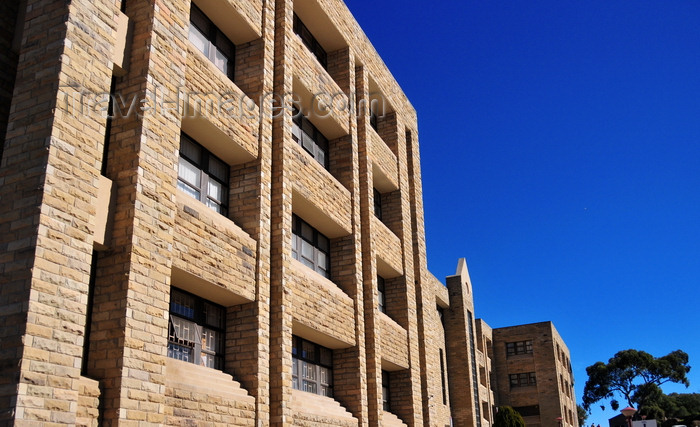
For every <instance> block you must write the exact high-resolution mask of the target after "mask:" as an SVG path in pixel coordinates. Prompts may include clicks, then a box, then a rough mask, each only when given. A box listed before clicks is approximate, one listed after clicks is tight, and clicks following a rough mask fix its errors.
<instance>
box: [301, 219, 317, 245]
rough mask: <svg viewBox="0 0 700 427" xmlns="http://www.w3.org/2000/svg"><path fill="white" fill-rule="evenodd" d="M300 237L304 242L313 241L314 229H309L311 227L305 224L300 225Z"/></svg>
mask: <svg viewBox="0 0 700 427" xmlns="http://www.w3.org/2000/svg"><path fill="white" fill-rule="evenodd" d="M301 237H303V238H304V240H306V241H309V242H313V241H314V229H313V228H311V226H310V225H309V224H307V223H305V222H302V223H301Z"/></svg>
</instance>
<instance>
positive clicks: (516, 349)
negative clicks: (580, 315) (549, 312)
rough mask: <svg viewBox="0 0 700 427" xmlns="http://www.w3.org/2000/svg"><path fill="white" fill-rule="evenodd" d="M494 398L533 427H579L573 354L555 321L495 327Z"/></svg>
mask: <svg viewBox="0 0 700 427" xmlns="http://www.w3.org/2000/svg"><path fill="white" fill-rule="evenodd" d="M493 354H494V363H493V364H494V369H493V371H494V374H495V377H496V381H495V383H496V387H495V390H494V394H495V395H496V400H497V401H498V404H499V405H508V406H512V407H513V408H514V409H515V410H516V411H518V412H519V413H520V414H521V415H522V416H523V419H524V420H525V423H526V425H527V426H528V427H549V426H557V425H558V421H557V418H558V417H561V425H562V426H563V427H569V426H570V427H577V426H578V415H577V412H576V398H575V396H574V377H573V373H572V370H571V356H570V354H569V349H568V348H567V347H566V344H565V343H564V340H563V339H562V338H561V336H560V335H559V333H558V332H557V330H556V328H555V327H554V325H553V324H552V322H541V323H532V324H527V325H519V326H510V327H505V328H496V329H493Z"/></svg>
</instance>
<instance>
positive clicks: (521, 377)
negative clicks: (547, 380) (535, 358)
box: [508, 372, 537, 388]
mask: <svg viewBox="0 0 700 427" xmlns="http://www.w3.org/2000/svg"><path fill="white" fill-rule="evenodd" d="M508 377H509V379H510V387H511V388H513V387H526V386H530V385H535V384H537V379H536V377H535V373H534V372H523V373H519V374H510V375H509V376H508Z"/></svg>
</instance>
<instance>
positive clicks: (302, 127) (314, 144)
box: [292, 107, 328, 169]
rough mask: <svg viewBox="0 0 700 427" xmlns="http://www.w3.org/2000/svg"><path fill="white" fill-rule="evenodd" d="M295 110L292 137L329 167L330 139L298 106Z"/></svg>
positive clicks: (317, 159) (318, 160) (312, 155)
mask: <svg viewBox="0 0 700 427" xmlns="http://www.w3.org/2000/svg"><path fill="white" fill-rule="evenodd" d="M293 111H294V113H293V114H294V118H293V125H292V138H293V139H294V141H296V142H297V143H298V144H299V145H301V148H303V149H304V150H305V151H306V152H307V153H309V154H311V157H313V158H314V159H316V161H317V162H319V163H320V164H321V166H323V167H324V168H326V169H328V139H326V137H325V136H323V134H322V133H321V132H319V130H318V129H316V127H315V126H314V125H313V124H311V122H310V121H309V119H307V118H306V117H304V115H303V114H301V112H300V111H299V110H298V109H297V108H296V107H294V110H293Z"/></svg>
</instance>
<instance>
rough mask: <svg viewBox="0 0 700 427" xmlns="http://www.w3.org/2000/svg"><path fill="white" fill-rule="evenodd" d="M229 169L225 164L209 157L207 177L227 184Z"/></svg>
mask: <svg viewBox="0 0 700 427" xmlns="http://www.w3.org/2000/svg"><path fill="white" fill-rule="evenodd" d="M228 170H229V167H228V165H227V164H226V163H224V162H222V161H221V160H219V159H217V158H216V157H214V156H209V170H208V172H209V175H212V176H214V177H216V178H217V179H218V180H219V181H222V182H224V183H226V182H228Z"/></svg>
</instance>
